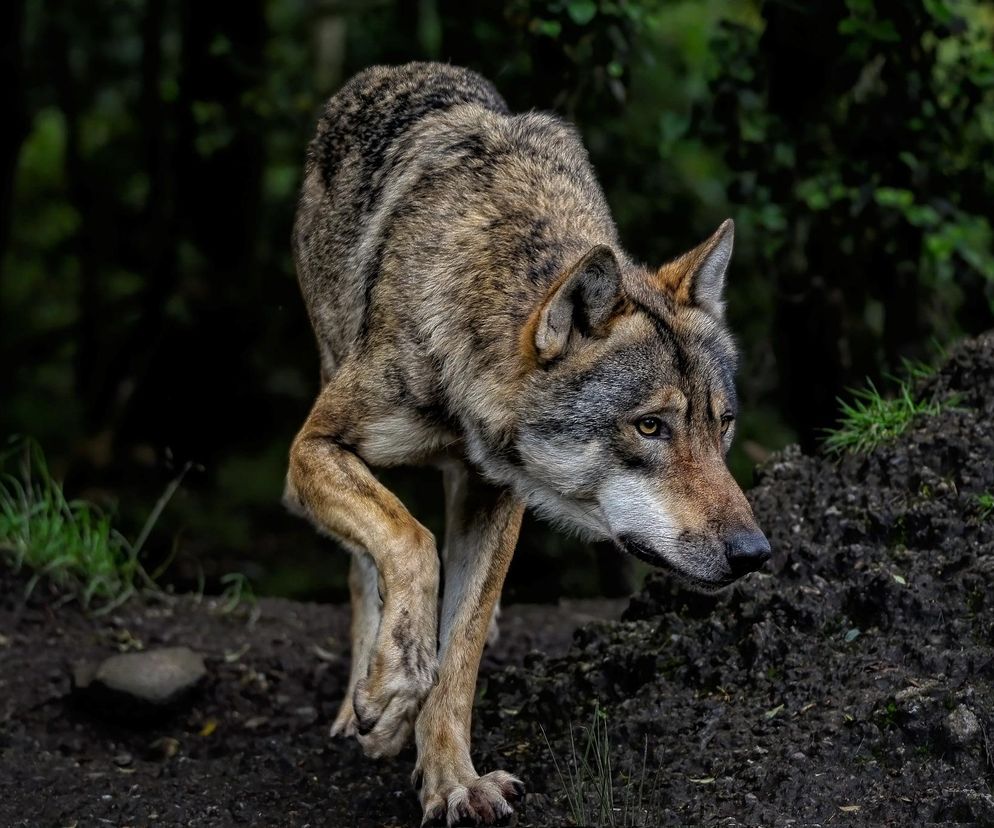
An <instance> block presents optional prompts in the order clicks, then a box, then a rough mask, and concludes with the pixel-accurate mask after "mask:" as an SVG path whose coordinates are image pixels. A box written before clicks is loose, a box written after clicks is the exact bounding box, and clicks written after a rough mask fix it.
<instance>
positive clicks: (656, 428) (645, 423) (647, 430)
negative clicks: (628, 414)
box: [637, 417, 670, 437]
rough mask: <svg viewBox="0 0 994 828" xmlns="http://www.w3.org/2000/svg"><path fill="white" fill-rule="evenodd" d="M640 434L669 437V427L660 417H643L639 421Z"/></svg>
mask: <svg viewBox="0 0 994 828" xmlns="http://www.w3.org/2000/svg"><path fill="white" fill-rule="evenodd" d="M637 425H638V430H639V434H641V435H642V436H643V437H669V436H670V430H669V427H668V426H667V425H666V423H664V422H663V421H662V420H660V419H659V417H642V418H641V419H640V420H639V421H638V423H637Z"/></svg>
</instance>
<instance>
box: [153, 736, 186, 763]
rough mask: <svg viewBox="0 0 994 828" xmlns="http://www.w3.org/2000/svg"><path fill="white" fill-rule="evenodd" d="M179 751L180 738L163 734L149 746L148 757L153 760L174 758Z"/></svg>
mask: <svg viewBox="0 0 994 828" xmlns="http://www.w3.org/2000/svg"><path fill="white" fill-rule="evenodd" d="M178 751H179V739H174V738H173V737H172V736H161V737H159V738H158V739H156V740H155V741H154V742H152V743H151V744H149V746H148V758H149V759H153V760H163V759H172V758H173V757H174V756H175V755H176V754H177V752H178Z"/></svg>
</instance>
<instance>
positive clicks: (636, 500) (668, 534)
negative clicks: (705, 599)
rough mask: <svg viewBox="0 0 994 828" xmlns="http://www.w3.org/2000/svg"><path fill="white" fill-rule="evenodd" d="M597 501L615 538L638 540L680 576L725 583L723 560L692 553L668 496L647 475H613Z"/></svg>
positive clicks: (603, 487) (692, 579) (704, 584)
mask: <svg viewBox="0 0 994 828" xmlns="http://www.w3.org/2000/svg"><path fill="white" fill-rule="evenodd" d="M598 500H599V502H600V505H601V509H602V510H603V512H604V514H605V516H606V517H607V520H608V523H609V524H610V526H611V534H612V537H614V538H622V537H626V538H630V539H632V540H634V541H636V542H637V543H639V544H640V545H642V546H644V547H645V548H646V549H648V550H650V551H651V552H653V553H654V554H656V555H658V556H659V557H660V558H661V559H662V562H664V563H665V564H666V565H667V566H669V567H670V568H671V569H673V570H674V572H676V573H677V575H678V576H679V575H683V576H685V577H687V578H688V579H689V580H691V581H692V582H700V584H701V585H702V586H706V585H707V584H710V583H715V582H719V581H723V580H724V579H725V578H726V577H727V575H728V574H729V573H728V572H726V570H725V563H724V559H723V557H722V558H721V559H720V560H719V559H718V558H717V557H716V556H715V555H713V554H709V553H706V552H705V553H696V554H692V553H691V549H692V547H689V546H688V545H687V544H685V543H683V542H681V540H680V535H681V533H682V531H683V530H682V528H681V527H680V525H679V524H678V523H677V521H676V519H675V518H674V517H673V512H672V509H671V507H670V506H669V504H668V503H667V502H666V498H665V496H664V495H663V494H662V493H660V492H659V490H658V488H657V487H655V486H652V485H649V481H647V480H646V479H645V478H644V476H642V475H639V474H637V473H635V472H621V473H619V474H615V475H613V476H612V477H610V478H609V479H608V480H607V481H606V482H605V483H604V485H603V486H601V489H600V492H599V493H598Z"/></svg>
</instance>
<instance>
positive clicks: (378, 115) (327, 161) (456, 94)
mask: <svg viewBox="0 0 994 828" xmlns="http://www.w3.org/2000/svg"><path fill="white" fill-rule="evenodd" d="M470 103H475V104H478V105H479V106H481V107H483V108H484V109H489V110H491V111H493V112H499V113H502V114H507V113H508V109H507V104H506V103H504V100H503V98H501V96H500V94H499V93H498V92H497V90H496V89H495V88H494V87H493V85H492V84H491V83H490V82H489V81H488V80H486V79H485V78H483V77H481V76H480V75H478V74H476V73H475V72H471V71H469V70H468V69H463V68H461V67H458V66H449V65H448V64H445V63H408V64H405V65H403V66H373V67H370V68H369V69H366V70H364V71H362V72H360V73H359V74H358V75H356V76H355V77H353V78H352V79H351V80H350V81H349V82H348V83H346V84H345V86H343V87H342V89H341V90H340V91H339V92H338V93H337V94H335V95H334V96H333V97H332V98H331V99H330V100H329V101H328V104H327V106H326V108H325V111H324V115H323V116H322V118H321V120H320V121H319V123H318V129H317V134H316V135H315V136H314V139H313V140H312V141H311V144H310V147H309V149H308V157H307V164H308V167H309V168H310V167H311V166H314V167H316V168H317V169H319V170H320V171H321V174H322V176H323V177H324V178H325V180H326V181H330V180H331V178H332V177H333V176H335V175H336V174H337V173H338V172H340V171H342V169H343V167H344V166H345V165H348V164H355V165H357V166H358V168H359V170H358V173H359V175H360V176H361V178H362V180H364V181H366V182H371V180H372V179H373V178H376V177H378V174H379V173H380V172H381V170H380V167H381V166H382V164H383V160H384V156H385V155H386V151H387V148H388V147H389V146H390V145H391V143H393V142H394V141H396V140H397V139H398V138H401V137H402V136H403V135H404V133H405V132H407V131H408V130H410V128H411V127H412V126H414V125H415V124H417V122H418V121H419V120H421V119H422V118H424V117H426V116H428V115H431V114H433V113H435V112H438V111H439V110H444V109H451V108H452V107H454V106H459V105H460V104H470ZM364 192H365V190H364ZM368 206H369V207H372V206H373V205H368Z"/></svg>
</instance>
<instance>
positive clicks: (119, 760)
mask: <svg viewBox="0 0 994 828" xmlns="http://www.w3.org/2000/svg"><path fill="white" fill-rule="evenodd" d="M133 761H134V759H133V758H132V756H131V754H130V753H119V754H117V756H115V757H114V764H115V765H117V766H118V767H119V768H126V767H127V766H128V765H130V764H131V763H132V762H133Z"/></svg>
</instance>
